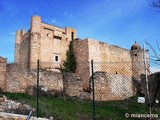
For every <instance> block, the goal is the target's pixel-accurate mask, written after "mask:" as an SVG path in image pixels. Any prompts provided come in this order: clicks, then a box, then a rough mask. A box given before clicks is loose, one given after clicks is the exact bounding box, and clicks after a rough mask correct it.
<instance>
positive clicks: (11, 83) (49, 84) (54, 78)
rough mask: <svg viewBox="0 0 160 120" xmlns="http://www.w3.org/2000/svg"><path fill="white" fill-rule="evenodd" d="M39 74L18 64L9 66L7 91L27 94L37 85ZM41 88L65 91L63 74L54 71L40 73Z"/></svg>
mask: <svg viewBox="0 0 160 120" xmlns="http://www.w3.org/2000/svg"><path fill="white" fill-rule="evenodd" d="M36 81H37V72H36V70H27V69H24V68H23V67H22V66H21V65H18V64H8V65H7V78H6V91H7V92H12V93H14V92H20V93H25V92H27V90H28V89H29V88H32V87H34V86H35V85H36ZM40 86H42V89H43V90H44V91H48V90H55V91H62V90H63V80H62V75H61V73H56V72H52V71H42V72H40Z"/></svg>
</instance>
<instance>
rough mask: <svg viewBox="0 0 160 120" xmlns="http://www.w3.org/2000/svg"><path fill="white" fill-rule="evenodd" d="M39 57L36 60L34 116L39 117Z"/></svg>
mask: <svg viewBox="0 0 160 120" xmlns="http://www.w3.org/2000/svg"><path fill="white" fill-rule="evenodd" d="M38 111H39V59H38V60H37V93H36V116H37V118H38V117H39V114H38Z"/></svg>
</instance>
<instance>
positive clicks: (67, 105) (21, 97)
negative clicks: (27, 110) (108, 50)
mask: <svg viewBox="0 0 160 120" xmlns="http://www.w3.org/2000/svg"><path fill="white" fill-rule="evenodd" d="M5 95H6V96H7V97H8V98H9V99H13V100H17V101H20V102H24V103H27V104H29V105H31V106H32V107H34V108H36V107H35V106H36V98H35V97H33V96H29V95H26V94H13V93H12V94H11V93H5ZM39 107H40V110H39V115H40V116H41V117H49V116H53V118H54V120H91V119H92V102H91V101H78V100H73V99H71V98H65V99H62V98H47V97H40V100H39ZM125 113H139V114H140V113H141V114H142V113H147V107H146V106H145V105H144V104H140V103H137V102H136V98H135V97H133V98H130V99H128V100H123V101H108V102H96V120H109V119H112V120H122V119H123V120H129V119H130V118H125ZM158 114H159V116H160V112H159V113H158ZM34 115H35V113H34Z"/></svg>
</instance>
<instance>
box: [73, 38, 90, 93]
mask: <svg viewBox="0 0 160 120" xmlns="http://www.w3.org/2000/svg"><path fill="white" fill-rule="evenodd" d="M73 50H74V54H75V57H76V62H77V66H76V74H78V75H79V76H80V77H81V78H82V80H83V89H84V90H88V89H89V82H88V81H89V80H90V61H89V59H88V58H89V53H88V41H87V40H80V39H76V40H74V41H73Z"/></svg>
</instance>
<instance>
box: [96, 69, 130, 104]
mask: <svg viewBox="0 0 160 120" xmlns="http://www.w3.org/2000/svg"><path fill="white" fill-rule="evenodd" d="M94 81H95V99H96V100H98V101H105V100H122V99H125V98H128V97H131V96H133V86H132V78H131V77H126V76H123V75H118V74H110V73H105V72H96V73H95V74H94Z"/></svg>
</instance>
